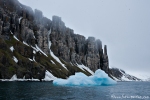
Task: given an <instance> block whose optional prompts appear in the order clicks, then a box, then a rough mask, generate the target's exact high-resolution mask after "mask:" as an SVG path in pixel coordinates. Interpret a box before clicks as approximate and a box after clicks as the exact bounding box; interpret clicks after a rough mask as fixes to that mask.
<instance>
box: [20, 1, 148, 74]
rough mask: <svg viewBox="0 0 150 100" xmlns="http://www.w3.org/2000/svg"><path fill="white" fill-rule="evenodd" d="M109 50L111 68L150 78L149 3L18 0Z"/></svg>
mask: <svg viewBox="0 0 150 100" xmlns="http://www.w3.org/2000/svg"><path fill="white" fill-rule="evenodd" d="M19 1H20V2H21V3H22V4H25V5H28V6H30V7H32V8H33V9H35V8H36V9H39V10H41V11H42V12H43V15H44V16H45V17H47V18H49V19H52V16H53V15H57V16H60V17H61V18H62V20H63V21H64V22H65V25H66V26H67V27H70V28H71V29H73V30H74V32H75V33H77V34H81V35H84V36H85V37H88V36H94V37H96V38H97V39H100V40H101V41H102V43H103V45H105V44H106V45H107V47H108V56H109V64H110V67H117V68H121V69H123V70H125V71H126V72H129V73H132V74H149V75H150V0H19Z"/></svg>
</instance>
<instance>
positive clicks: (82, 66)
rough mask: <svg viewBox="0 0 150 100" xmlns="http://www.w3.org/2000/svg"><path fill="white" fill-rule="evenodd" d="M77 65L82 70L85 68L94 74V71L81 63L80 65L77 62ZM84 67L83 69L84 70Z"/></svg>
mask: <svg viewBox="0 0 150 100" xmlns="http://www.w3.org/2000/svg"><path fill="white" fill-rule="evenodd" d="M77 67H79V68H80V69H82V70H83V71H85V70H87V71H88V72H89V73H91V74H92V75H94V72H93V71H91V70H90V69H89V68H88V67H86V66H84V65H83V64H82V65H78V64H77ZM84 69H85V70H84Z"/></svg>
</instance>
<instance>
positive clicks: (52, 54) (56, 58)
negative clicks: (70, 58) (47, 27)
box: [50, 50, 68, 70]
mask: <svg viewBox="0 0 150 100" xmlns="http://www.w3.org/2000/svg"><path fill="white" fill-rule="evenodd" d="M50 54H51V56H52V57H53V58H54V59H55V60H56V61H57V62H58V63H60V64H61V65H62V66H63V67H64V68H65V69H66V70H68V69H67V68H66V67H65V65H64V64H63V63H62V62H61V61H60V60H59V58H58V57H56V56H55V55H54V53H53V52H52V51H51V50H50Z"/></svg>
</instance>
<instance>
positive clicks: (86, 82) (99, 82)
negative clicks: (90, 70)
mask: <svg viewBox="0 0 150 100" xmlns="http://www.w3.org/2000/svg"><path fill="white" fill-rule="evenodd" d="M116 83H117V82H116V81H114V80H113V79H111V78H110V77H108V75H107V74H106V73H105V72H104V71H102V70H100V69H98V70H97V71H96V72H95V74H94V75H92V76H86V75H85V74H83V73H81V72H79V73H75V75H72V76H70V77H69V78H68V79H56V80H54V81H53V84H54V85H65V86H76V85H77V86H106V85H114V84H116Z"/></svg>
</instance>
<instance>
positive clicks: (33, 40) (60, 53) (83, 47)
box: [0, 0, 109, 79]
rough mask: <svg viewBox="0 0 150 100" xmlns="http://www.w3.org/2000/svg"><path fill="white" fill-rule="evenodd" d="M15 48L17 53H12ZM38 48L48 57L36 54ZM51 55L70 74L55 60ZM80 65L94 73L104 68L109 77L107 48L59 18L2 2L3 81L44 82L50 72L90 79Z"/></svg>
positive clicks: (0, 47)
mask: <svg viewBox="0 0 150 100" xmlns="http://www.w3.org/2000/svg"><path fill="white" fill-rule="evenodd" d="M14 37H16V38H18V39H19V41H18V40H16V39H15V38H14ZM12 46H13V48H14V50H13V51H11V50H10V47H12ZM36 47H39V48H40V49H41V50H42V51H43V52H44V53H45V54H47V55H48V56H47V57H46V56H45V55H44V54H43V53H41V52H40V51H38V52H36V53H35V51H36V50H35V49H34V48H36ZM51 51H52V52H53V53H54V54H55V55H56V56H57V57H59V58H60V60H61V62H62V63H63V64H65V66H66V67H67V69H68V70H65V69H64V68H63V67H62V65H61V64H60V63H58V62H57V61H56V59H54V58H53V57H52V56H51V53H50V52H51ZM103 51H104V52H103ZM13 57H16V58H17V59H18V62H15V61H14V60H13V59H12V58H13ZM30 59H32V60H33V61H30ZM51 60H52V61H53V62H54V63H55V64H53V63H52V61H51ZM77 64H83V65H85V66H87V67H89V68H90V69H91V70H92V71H95V70H97V69H99V68H100V69H102V70H104V71H105V72H106V73H108V74H109V61H108V55H107V46H106V45H105V46H104V50H103V48H102V42H101V41H100V40H99V39H97V40H96V39H95V38H94V37H89V38H88V39H86V38H85V37H84V36H82V35H79V34H75V33H74V31H73V30H72V29H70V28H68V27H66V26H65V23H64V22H63V21H62V20H61V18H60V17H58V16H53V17H52V20H50V19H48V18H46V17H44V16H43V14H42V12H41V11H39V10H35V11H33V10H32V9H31V8H30V7H28V6H25V5H22V4H20V3H19V2H18V1H17V0H0V78H11V77H12V75H13V74H17V77H19V78H22V77H24V76H25V78H32V77H34V78H38V79H42V78H43V77H44V75H45V71H46V70H49V71H51V72H52V74H53V75H55V76H57V77H61V78H66V77H68V76H69V75H72V74H74V73H75V72H78V71H80V72H84V73H85V74H87V75H90V73H88V72H87V71H86V70H85V71H83V70H81V69H80V68H78V67H77ZM60 69H61V70H60Z"/></svg>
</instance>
